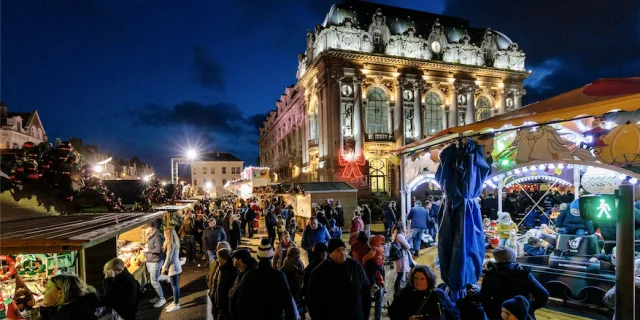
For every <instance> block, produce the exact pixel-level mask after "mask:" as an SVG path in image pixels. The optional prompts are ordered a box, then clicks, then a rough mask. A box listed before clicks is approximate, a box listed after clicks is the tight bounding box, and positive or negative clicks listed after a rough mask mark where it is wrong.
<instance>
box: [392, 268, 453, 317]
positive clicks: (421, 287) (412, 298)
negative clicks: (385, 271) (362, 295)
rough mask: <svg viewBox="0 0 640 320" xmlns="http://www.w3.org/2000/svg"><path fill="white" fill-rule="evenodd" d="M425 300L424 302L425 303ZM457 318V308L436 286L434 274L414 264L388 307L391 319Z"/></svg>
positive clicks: (429, 269)
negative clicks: (406, 279) (398, 292)
mask: <svg viewBox="0 0 640 320" xmlns="http://www.w3.org/2000/svg"><path fill="white" fill-rule="evenodd" d="M425 301H426V303H425ZM412 316H418V317H419V319H442V320H449V319H458V318H459V315H458V310H457V309H456V308H455V307H454V305H453V303H452V302H451V299H449V296H447V294H446V293H445V292H444V291H442V290H441V289H438V288H436V275H435V273H434V271H433V270H432V269H431V268H429V267H427V266H416V267H415V268H413V269H412V270H411V272H410V273H409V281H408V282H407V285H406V286H405V287H404V288H402V290H401V291H400V294H399V295H398V297H396V298H395V299H393V302H392V303H391V306H390V307H389V318H390V319H391V320H405V319H412Z"/></svg>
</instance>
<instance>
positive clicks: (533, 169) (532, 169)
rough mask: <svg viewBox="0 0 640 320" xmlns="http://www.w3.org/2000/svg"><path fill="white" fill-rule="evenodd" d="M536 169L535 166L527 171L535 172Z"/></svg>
mask: <svg viewBox="0 0 640 320" xmlns="http://www.w3.org/2000/svg"><path fill="white" fill-rule="evenodd" d="M536 169H537V168H536V166H531V168H529V170H531V171H535V170H536Z"/></svg>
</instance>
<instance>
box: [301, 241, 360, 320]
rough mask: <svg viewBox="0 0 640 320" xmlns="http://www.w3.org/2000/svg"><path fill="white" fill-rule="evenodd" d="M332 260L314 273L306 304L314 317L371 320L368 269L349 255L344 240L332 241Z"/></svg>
mask: <svg viewBox="0 0 640 320" xmlns="http://www.w3.org/2000/svg"><path fill="white" fill-rule="evenodd" d="M327 247H328V252H329V259H327V260H325V261H323V262H322V263H320V265H318V266H317V267H316V268H315V269H314V270H313V271H312V272H311V279H310V280H309V288H308V289H307V292H306V295H307V296H306V299H305V301H306V303H307V309H308V310H309V315H311V318H312V319H336V320H340V319H345V320H347V319H349V320H365V319H369V314H370V311H371V291H370V284H369V281H368V280H367V277H366V275H365V273H364V269H363V268H362V266H361V265H360V263H358V262H357V261H355V260H353V259H351V258H349V257H347V249H346V248H345V244H344V242H342V240H341V239H331V240H329V245H328V246H327Z"/></svg>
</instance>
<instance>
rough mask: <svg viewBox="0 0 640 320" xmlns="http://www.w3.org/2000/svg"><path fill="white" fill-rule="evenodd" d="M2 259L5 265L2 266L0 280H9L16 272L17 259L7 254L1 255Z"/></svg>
mask: <svg viewBox="0 0 640 320" xmlns="http://www.w3.org/2000/svg"><path fill="white" fill-rule="evenodd" d="M0 260H1V261H2V265H3V266H2V268H0V281H7V280H9V279H11V278H12V277H13V275H14V274H16V261H15V260H13V258H11V257H10V256H7V255H2V256H0Z"/></svg>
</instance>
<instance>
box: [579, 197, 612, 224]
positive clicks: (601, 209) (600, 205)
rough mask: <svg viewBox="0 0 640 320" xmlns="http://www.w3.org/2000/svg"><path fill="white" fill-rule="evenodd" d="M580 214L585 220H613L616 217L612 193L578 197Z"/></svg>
mask: <svg viewBox="0 0 640 320" xmlns="http://www.w3.org/2000/svg"><path fill="white" fill-rule="evenodd" d="M580 216H581V217H582V218H583V219H585V220H594V221H608V220H613V221H615V220H616V219H617V218H618V210H617V206H616V199H615V197H614V195H612V194H594V195H586V196H582V197H580Z"/></svg>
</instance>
